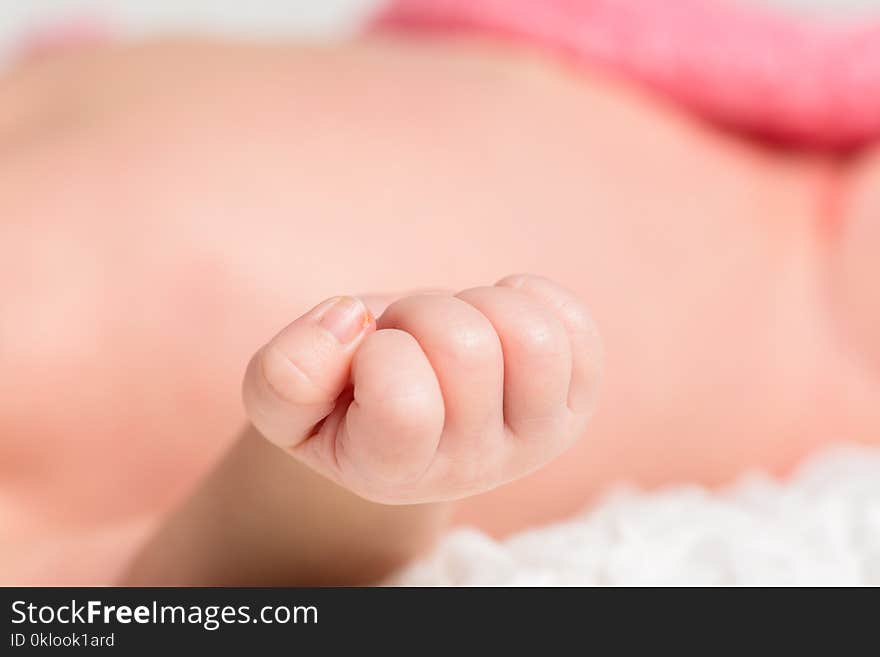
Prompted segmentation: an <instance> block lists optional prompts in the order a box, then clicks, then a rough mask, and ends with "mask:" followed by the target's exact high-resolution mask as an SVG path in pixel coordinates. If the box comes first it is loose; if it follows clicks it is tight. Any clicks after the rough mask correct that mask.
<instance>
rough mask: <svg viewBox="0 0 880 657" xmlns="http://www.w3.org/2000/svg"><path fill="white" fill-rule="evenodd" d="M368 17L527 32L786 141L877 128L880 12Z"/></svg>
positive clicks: (470, 12) (604, 3) (405, 2)
mask: <svg viewBox="0 0 880 657" xmlns="http://www.w3.org/2000/svg"><path fill="white" fill-rule="evenodd" d="M377 26H378V27H380V28H383V29H388V28H395V29H400V28H405V29H420V30H445V31H458V32H482V33H489V34H497V35H500V36H504V37H507V38H513V39H520V40H527V41H529V42H532V43H536V44H540V45H541V46H543V47H546V48H548V49H550V50H552V51H554V52H557V53H559V54H561V55H564V56H567V57H569V58H572V59H574V60H575V61H576V62H577V63H578V64H581V65H583V64H587V65H593V66H601V67H604V68H606V69H610V70H613V71H615V72H618V73H620V74H623V75H625V76H627V77H629V78H632V79H635V80H638V81H639V82H641V83H643V84H645V85H647V86H649V87H650V88H652V89H655V90H657V91H659V92H661V93H663V94H665V95H667V96H668V97H671V98H673V99H675V100H676V101H678V102H680V103H682V104H684V105H685V106H687V107H688V108H690V109H692V110H694V111H696V112H698V113H699V114H701V115H703V116H705V117H707V118H709V119H711V120H713V121H716V122H719V123H721V124H724V125H726V126H732V127H736V128H737V129H740V130H744V131H748V132H750V133H754V134H758V135H760V136H762V137H764V138H768V139H773V140H777V141H782V142H784V143H788V144H791V145H796V146H813V147H836V148H840V147H851V146H857V145H860V144H863V143H865V142H867V141H870V140H874V139H877V138H880V15H878V17H877V19H876V20H873V21H860V22H848V23H847V22H831V21H825V22H822V21H820V20H819V19H811V20H807V19H805V18H796V17H792V16H789V15H783V14H780V13H773V12H770V11H764V10H761V9H757V8H755V7H752V6H744V5H742V4H733V3H730V2H723V1H722V0H674V1H671V0H394V2H392V4H391V5H390V7H388V8H387V9H386V10H385V11H384V12H383V13H381V15H380V16H379V18H378V21H377Z"/></svg>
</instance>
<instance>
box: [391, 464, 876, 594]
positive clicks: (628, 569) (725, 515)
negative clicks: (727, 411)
mask: <svg viewBox="0 0 880 657" xmlns="http://www.w3.org/2000/svg"><path fill="white" fill-rule="evenodd" d="M394 583H395V584H406V585H416V586H425V585H426V586H447V585H455V586H472V585H488V586H497V585H500V586H507V585H524V586H533V585H538V586H540V585H549V586H560V585H562V586H564V585H585V586H592V585H603V584H610V585H713V584H721V585H736V584H741V585H747V584H751V585H761V584H774V585H861V584H866V585H880V450H871V449H867V448H856V447H845V448H841V447H838V448H835V449H833V450H830V451H827V452H825V453H823V454H821V455H818V456H817V457H815V458H813V459H812V460H811V461H810V462H808V463H807V464H805V465H804V466H803V467H801V468H800V469H799V471H798V472H797V473H795V475H794V476H792V477H791V478H790V479H789V480H788V481H786V482H780V481H777V480H774V479H771V478H769V477H767V476H764V475H759V474H750V475H747V476H744V477H743V478H742V479H741V480H740V481H739V482H738V483H736V484H735V485H733V486H731V487H729V488H726V489H724V490H721V491H715V492H713V491H709V490H707V489H704V488H701V487H696V486H680V487H675V488H669V489H666V490H661V491H657V492H652V493H645V492H639V491H636V490H633V489H620V490H618V491H616V492H614V493H612V494H611V495H609V496H608V497H606V498H605V500H604V501H603V502H601V503H600V504H599V505H598V506H596V507H594V508H592V509H591V510H589V511H587V512H586V513H584V514H583V515H581V516H579V517H576V518H574V519H572V520H570V521H568V522H565V523H561V524H558V525H553V526H549V527H545V528H541V529H534V530H530V531H526V532H523V533H521V534H518V535H516V536H513V537H511V538H509V539H507V540H504V541H495V540H493V539H491V538H489V537H488V536H486V535H484V534H482V533H480V532H477V531H474V530H458V531H455V532H453V533H451V534H450V535H449V536H448V537H447V538H446V539H445V540H444V541H443V542H442V544H441V545H440V546H439V548H438V549H437V550H436V552H435V553H434V554H433V555H432V556H431V557H429V558H428V559H426V560H425V561H423V562H422V563H419V564H417V565H415V566H413V567H411V568H410V569H408V570H407V571H405V572H404V573H402V574H400V575H399V576H398V577H397V578H396V579H395V580H394Z"/></svg>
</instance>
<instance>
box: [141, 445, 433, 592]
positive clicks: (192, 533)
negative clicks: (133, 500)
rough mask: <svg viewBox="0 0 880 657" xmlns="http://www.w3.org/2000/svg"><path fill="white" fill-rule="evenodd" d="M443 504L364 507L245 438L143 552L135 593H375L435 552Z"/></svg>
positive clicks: (290, 460)
mask: <svg viewBox="0 0 880 657" xmlns="http://www.w3.org/2000/svg"><path fill="white" fill-rule="evenodd" d="M448 517H449V508H448V505H446V504H422V505H411V506H387V505H382V504H376V503H373V502H368V501H366V500H364V499H362V498H360V497H357V496H356V495H354V494H352V493H350V492H349V491H347V490H345V489H343V488H341V487H340V486H338V485H336V484H335V483H333V482H331V481H329V480H328V479H325V478H324V477H322V476H320V475H318V474H315V473H314V472H313V471H311V470H310V469H309V468H307V467H306V466H304V465H302V464H301V463H300V462H299V461H297V460H296V459H295V458H293V457H289V458H288V457H285V456H284V454H283V453H281V452H280V450H279V449H278V448H277V447H274V446H273V445H271V444H270V443H269V442H267V441H266V440H264V439H263V437H262V436H260V435H259V434H258V433H257V432H256V430H254V429H252V428H248V429H247V430H246V431H245V432H244V433H243V435H242V437H241V438H240V440H238V441H237V443H236V444H235V446H234V447H233V448H232V450H231V451H230V452H229V453H228V454H227V455H226V456H225V457H224V458H223V460H222V461H221V462H220V463H219V464H218V465H217V467H216V468H215V469H214V470H213V471H212V472H211V474H210V475H209V476H208V477H207V479H206V480H205V481H204V482H203V483H202V484H201V485H200V486H199V488H198V490H197V491H196V492H195V493H194V494H193V495H192V496H191V497H190V498H189V499H188V500H187V501H186V503H185V504H184V505H183V506H182V507H181V508H180V509H178V510H177V511H176V512H174V513H173V514H172V515H171V516H170V517H169V518H168V519H167V521H166V522H165V523H164V524H163V525H162V526H161V527H160V529H159V530H158V532H157V533H156V534H155V535H154V536H153V538H152V539H151V540H150V541H149V542H148V543H147V544H146V545H145V547H144V548H143V549H142V550H141V552H140V554H139V555H138V557H137V558H136V559H135V561H134V562H133V563H132V565H131V566H130V568H129V569H128V572H127V574H126V576H125V582H124V583H125V584H130V585H195V586H199V585H202V586H211V585H269V584H272V585H283V584H296V585H330V584H341V585H348V584H352V585H354V584H369V583H375V582H377V581H380V580H381V579H382V578H383V577H386V576H387V575H389V574H390V573H391V572H393V571H394V570H395V569H396V568H399V567H400V566H402V565H403V564H405V563H406V562H407V561H409V560H411V559H412V558H413V557H415V556H417V555H418V554H420V553H421V552H423V551H424V550H426V549H427V548H429V547H430V546H431V544H432V542H433V541H434V539H435V538H436V537H437V536H438V535H439V533H440V530H441V529H442V528H443V527H444V526H445V525H446V522H447V519H448Z"/></svg>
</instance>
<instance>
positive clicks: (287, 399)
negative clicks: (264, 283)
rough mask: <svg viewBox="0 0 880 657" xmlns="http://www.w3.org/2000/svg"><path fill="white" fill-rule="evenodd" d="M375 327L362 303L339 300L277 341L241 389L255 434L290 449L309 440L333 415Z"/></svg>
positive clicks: (259, 356)
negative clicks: (356, 357)
mask: <svg viewBox="0 0 880 657" xmlns="http://www.w3.org/2000/svg"><path fill="white" fill-rule="evenodd" d="M375 328H376V323H375V320H374V319H373V316H372V314H371V313H370V311H369V310H368V309H367V307H366V306H365V305H364V302H363V301H361V300H360V299H356V298H354V297H335V298H332V299H328V300H327V301H324V302H323V303H321V304H319V305H317V306H315V307H314V308H313V309H312V310H310V311H309V312H307V313H306V314H305V315H303V316H302V317H300V318H299V319H297V320H295V321H294V322H293V323H292V324H290V325H288V326H287V327H286V328H284V329H283V330H282V331H281V332H280V333H279V334H278V335H276V336H275V337H274V338H272V340H270V341H269V343H268V344H266V345H265V346H264V347H262V348H261V349H260V350H259V351H257V353H256V354H254V356H253V358H251V361H250V363H249V364H248V368H247V372H246V373H245V378H244V384H243V388H242V397H243V399H244V405H245V409H246V411H247V413H248V416H249V418H250V420H251V422H252V423H253V425H254V426H255V427H256V429H257V430H258V431H259V432H260V433H262V434H263V436H265V437H266V438H267V439H268V440H270V441H271V442H273V443H275V444H276V445H278V446H280V447H283V448H285V449H288V448H291V447H295V446H296V445H298V444H300V443H301V442H302V441H304V440H305V439H306V438H308V437H309V436H310V435H311V434H312V432H313V430H314V428H315V425H317V424H318V423H319V422H320V421H321V420H323V419H324V418H325V417H327V415H329V414H330V412H331V411H332V410H333V407H334V405H335V403H336V399H337V397H339V395H340V393H342V391H343V390H344V389H345V387H346V385H347V384H348V382H349V377H350V372H351V361H352V357H353V356H354V353H355V351H357V348H358V346H359V345H360V343H361V342H362V341H363V339H364V338H365V337H366V336H367V335H368V334H369V333H371V332H372V331H374V330H375Z"/></svg>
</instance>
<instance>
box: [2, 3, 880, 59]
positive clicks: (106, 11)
mask: <svg viewBox="0 0 880 657" xmlns="http://www.w3.org/2000/svg"><path fill="white" fill-rule="evenodd" d="M382 1H383V0H0V45H2V46H3V48H4V51H8V49H9V47H10V44H11V43H14V41H15V40H16V39H17V38H18V37H19V36H21V35H22V34H25V33H27V32H28V31H29V30H31V29H33V28H34V27H36V26H41V25H44V24H45V23H46V22H52V21H56V20H63V19H66V18H69V17H77V16H82V15H84V14H85V15H94V16H98V17H101V19H102V20H105V21H108V22H109V23H110V24H111V25H113V26H114V27H116V28H117V29H119V30H120V31H121V32H123V33H125V34H129V35H145V34H151V33H156V32H164V31H169V30H170V31H176V30H184V31H185V30H187V29H191V28H197V29H199V30H209V31H211V32H216V33H220V34H244V35H248V36H257V37H278V36H284V35H295V36H297V37H298V38H305V39H311V38H316V39H324V38H335V37H340V36H345V35H346V34H348V33H350V32H351V31H352V30H354V29H356V28H357V26H358V25H359V24H360V22H361V21H362V20H363V18H364V17H365V16H366V15H368V14H369V13H370V12H371V11H372V10H374V9H375V8H376V7H377V6H379V5H381V4H382ZM738 1H740V2H748V3H753V4H759V5H771V6H777V7H780V8H783V9H791V10H795V11H804V12H808V13H813V14H820V15H822V16H823V17H828V16H836V17H852V16H857V15H859V14H861V13H862V12H865V11H870V10H872V9H874V10H876V9H877V8H878V7H880V0H738Z"/></svg>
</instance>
